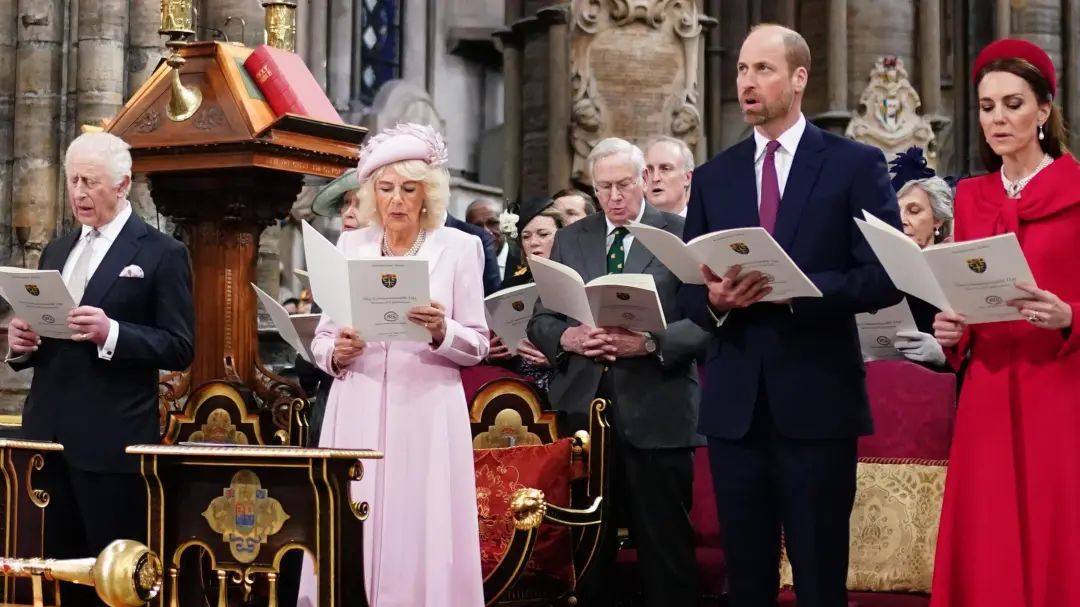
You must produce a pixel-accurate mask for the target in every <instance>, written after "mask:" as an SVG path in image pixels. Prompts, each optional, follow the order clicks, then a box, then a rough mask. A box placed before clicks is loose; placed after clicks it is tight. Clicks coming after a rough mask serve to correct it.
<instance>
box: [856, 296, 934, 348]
mask: <svg viewBox="0 0 1080 607" xmlns="http://www.w3.org/2000/svg"><path fill="white" fill-rule="evenodd" d="M855 324H856V325H857V326H858V328H859V345H860V346H862V353H863V359H864V360H899V359H902V358H904V355H903V354H902V353H901V352H900V351H899V350H897V349H896V345H895V344H896V334H897V333H899V332H900V331H918V330H919V329H918V326H917V325H916V324H915V317H914V316H912V314H911V306H909V305H908V302H907V299H902V300H900V303H898V304H896V305H895V306H889V307H888V308H882V309H880V310H878V311H876V312H864V313H862V314H856V315H855Z"/></svg>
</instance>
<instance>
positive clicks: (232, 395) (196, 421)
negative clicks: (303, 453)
mask: <svg viewBox="0 0 1080 607" xmlns="http://www.w3.org/2000/svg"><path fill="white" fill-rule="evenodd" d="M280 396H281V397H280V398H278V399H276V400H275V402H273V403H272V404H271V406H259V404H258V403H257V402H256V400H255V395H254V394H253V393H252V392H251V391H250V390H248V389H247V388H245V387H244V386H242V385H240V384H237V383H234V382H228V381H211V382H207V383H205V384H203V385H201V386H199V387H198V388H196V389H195V391H194V392H192V393H191V395H190V396H188V397H187V399H186V401H185V402H184V403H183V405H182V408H180V409H179V410H169V411H167V412H166V413H165V418H164V432H163V433H162V438H161V442H162V443H164V444H167V445H176V444H180V443H186V442H197V443H214V444H219V445H289V446H294V447H303V446H306V443H307V435H308V428H307V414H306V409H307V401H305V400H304V399H303V398H301V397H298V396H290V395H288V394H286V393H284V392H282V394H281V395H280Z"/></svg>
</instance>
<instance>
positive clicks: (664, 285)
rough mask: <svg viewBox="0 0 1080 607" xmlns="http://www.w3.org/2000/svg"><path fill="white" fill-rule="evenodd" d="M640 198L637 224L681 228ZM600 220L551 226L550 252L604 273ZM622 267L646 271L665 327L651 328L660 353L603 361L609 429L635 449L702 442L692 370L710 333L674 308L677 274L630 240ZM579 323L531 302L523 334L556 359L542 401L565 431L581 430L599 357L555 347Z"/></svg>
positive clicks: (588, 274) (584, 270)
mask: <svg viewBox="0 0 1080 607" xmlns="http://www.w3.org/2000/svg"><path fill="white" fill-rule="evenodd" d="M643 204H645V205H646V206H645V211H644V214H643V215H642V217H641V223H644V224H646V225H650V226H653V227H657V228H661V229H663V230H667V231H668V232H671V233H672V234H675V235H676V236H679V235H681V234H682V230H683V219H682V218H681V217H679V216H678V215H672V214H670V213H664V212H661V211H659V210H657V209H655V208H654V207H652V206H650V205H648V203H643ZM606 240H607V222H606V221H605V219H604V214H603V213H594V214H592V215H589V216H588V217H585V218H584V219H581V220H580V221H577V222H575V223H574V224H572V225H569V226H567V227H565V228H562V229H560V230H558V231H556V232H555V243H554V244H553V245H552V248H551V259H552V260H553V261H557V262H559V263H563V264H566V265H568V266H570V267H571V268H573V269H574V270H576V271H577V272H578V273H579V274H581V277H582V278H583V279H584V280H585V281H586V282H588V281H590V280H592V279H594V278H597V277H599V276H603V275H604V274H606V273H607V263H606V258H607V242H606ZM625 266H626V267H625V272H626V273H628V274H632V273H640V274H651V275H652V277H653V279H654V280H655V281H656V292H657V294H658V295H659V296H660V305H661V306H663V308H664V316H665V318H666V319H667V330H666V331H664V332H663V333H661V334H658V335H656V340H657V346H658V351H659V353H660V354H661V357H657V356H650V355H646V356H639V357H631V358H621V359H619V360H617V361H615V362H614V363H612V364H610V365H609V366H610V370H609V371H608V373H610V374H611V382H612V387H613V389H614V391H615V403H614V406H613V408H612V416H613V417H614V420H615V431H616V432H618V433H619V436H620V437H621V438H622V439H623V440H626V441H627V442H628V443H629V444H630V445H633V446H634V447H637V448H639V449H660V448H669V447H690V446H696V445H699V444H701V437H700V436H698V434H697V432H696V428H697V418H698V400H699V398H700V390H699V389H698V372H697V362H696V358H697V356H698V355H699V354H700V353H701V351H702V350H703V349H704V348H705V345H706V344H707V343H708V342H709V339H710V336H709V334H708V333H707V332H705V331H704V330H702V329H701V328H700V327H698V326H697V325H696V324H694V322H693V321H691V320H690V319H688V318H683V316H682V314H681V313H680V312H679V306H678V301H677V294H678V290H679V285H680V282H679V279H678V278H676V277H675V275H674V274H672V273H671V271H670V270H668V269H667V268H666V267H665V266H664V265H663V264H661V263H660V260H659V259H657V258H656V257H654V256H653V254H652V253H650V252H649V250H648V249H647V248H645V245H643V244H641V242H639V241H637V240H635V241H634V242H633V244H631V245H630V253H629V254H628V255H627V257H626V264H625ZM577 324H580V323H578V322H577V321H575V320H572V319H569V318H567V317H566V316H564V315H562V314H559V313H557V312H553V311H551V310H548V309H547V308H545V307H544V306H543V303H542V302H537V304H536V308H535V309H534V310H533V317H532V319H531V320H530V321H529V327H528V334H529V339H530V340H531V341H532V342H533V343H534V344H536V346H537V347H538V348H539V349H540V351H542V352H543V353H544V355H545V356H547V358H548V360H551V361H555V374H554V376H553V377H552V379H551V384H550V385H549V387H548V401H549V402H550V403H551V406H552V407H553V408H555V409H559V410H562V411H566V412H567V415H568V418H569V420H568V422H569V425H570V426H571V427H570V429H571V430H580V429H587V426H586V424H587V418H588V410H589V403H590V402H592V399H593V398H595V397H596V394H597V391H598V389H599V386H600V380H601V376H602V375H603V366H604V365H603V364H601V363H598V362H596V361H594V360H593V359H590V358H585V357H584V356H580V355H578V354H571V353H569V352H566V351H564V350H563V349H562V347H561V346H560V345H559V340H560V339H561V338H562V334H563V332H565V331H566V329H568V328H570V327H572V326H574V325H577Z"/></svg>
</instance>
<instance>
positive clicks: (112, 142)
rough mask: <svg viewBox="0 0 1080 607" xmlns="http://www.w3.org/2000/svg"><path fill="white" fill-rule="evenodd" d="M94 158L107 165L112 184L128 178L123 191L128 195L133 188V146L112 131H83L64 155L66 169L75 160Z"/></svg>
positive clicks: (114, 184) (117, 183) (106, 169)
mask: <svg viewBox="0 0 1080 607" xmlns="http://www.w3.org/2000/svg"><path fill="white" fill-rule="evenodd" d="M87 159H93V160H97V161H98V162H100V163H101V165H102V166H103V167H105V172H106V173H107V174H108V175H109V178H110V179H111V181H112V186H113V187H116V186H119V185H120V184H121V183H122V182H123V181H124V178H125V177H127V178H128V186H127V189H126V190H125V191H124V192H122V194H123V195H124V196H127V193H128V190H130V189H131V146H130V145H128V144H127V142H126V141H124V140H123V139H121V138H119V137H117V136H116V135H113V134H112V133H102V132H97V133H83V134H82V135H79V136H78V137H76V138H75V140H74V141H72V142H71V145H69V146H68V149H67V153H66V154H65V155H64V170H65V171H66V170H68V168H69V167H70V166H71V163H72V161H73V160H87Z"/></svg>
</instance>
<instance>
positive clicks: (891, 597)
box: [780, 590, 930, 607]
mask: <svg viewBox="0 0 1080 607" xmlns="http://www.w3.org/2000/svg"><path fill="white" fill-rule="evenodd" d="M797 605H798V602H797V601H796V600H795V594H794V593H793V592H792V591H790V590H785V591H783V592H781V593H780V607H796V606H797ZM928 605H930V597H928V596H926V595H922V594H890V593H887V592H883V593H873V592H849V593H848V607H928Z"/></svg>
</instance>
